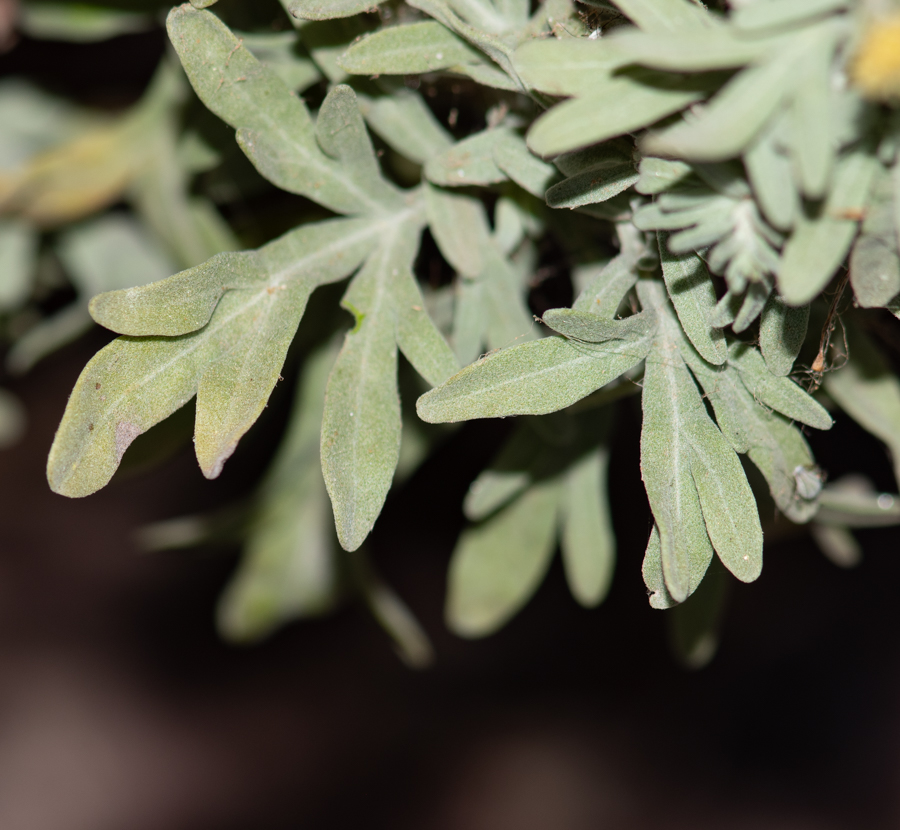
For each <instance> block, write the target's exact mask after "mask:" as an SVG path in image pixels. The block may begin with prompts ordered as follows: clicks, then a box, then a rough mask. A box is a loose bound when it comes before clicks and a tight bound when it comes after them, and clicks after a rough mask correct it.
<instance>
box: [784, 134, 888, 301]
mask: <svg viewBox="0 0 900 830" xmlns="http://www.w3.org/2000/svg"><path fill="white" fill-rule="evenodd" d="M878 169H879V164H878V161H877V159H876V158H875V157H874V156H873V155H871V154H870V153H868V152H866V151H865V149H857V150H854V151H852V152H851V153H849V154H848V155H847V156H845V157H844V158H842V159H841V160H840V161H839V162H838V163H837V167H836V168H835V172H834V183H833V184H832V187H831V192H830V193H829V195H828V199H827V200H826V201H825V204H824V205H823V206H822V207H821V209H820V210H819V212H818V213H816V214H814V215H812V216H801V217H800V218H799V220H798V221H797V224H796V226H795V228H794V232H793V234H791V236H790V238H789V239H788V241H787V243H786V244H785V246H784V253H783V254H782V259H781V268H780V269H779V271H778V289H779V291H780V292H781V296H782V297H783V298H784V300H785V302H787V303H788V304H789V305H792V306H799V305H804V304H805V303H808V302H809V301H810V300H812V299H813V298H814V297H815V296H816V295H817V294H818V293H819V292H820V291H821V290H822V288H823V287H824V286H825V285H827V283H828V281H829V280H830V279H831V277H832V276H833V275H834V273H835V271H837V269H838V268H839V267H840V265H841V263H842V262H843V261H844V257H845V256H846V255H847V252H848V251H849V250H850V245H851V244H852V242H853V238H854V237H855V236H856V231H857V227H858V225H859V220H858V216H859V213H860V211H862V210H863V209H864V208H865V206H866V200H867V196H868V193H869V188H870V185H871V183H872V180H873V179H874V177H875V174H876V172H877V171H878Z"/></svg>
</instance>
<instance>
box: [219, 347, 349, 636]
mask: <svg viewBox="0 0 900 830" xmlns="http://www.w3.org/2000/svg"><path fill="white" fill-rule="evenodd" d="M336 352H337V350H336V349H334V348H324V349H321V350H320V351H318V352H317V353H316V354H314V355H312V356H311V357H309V358H308V359H307V361H306V363H305V364H304V367H303V375H302V379H301V383H300V384H299V386H298V394H297V397H296V400H295V402H294V408H293V412H292V415H291V422H290V425H289V426H288V430H287V433H286V435H285V437H284V440H283V442H282V444H281V447H280V448H279V450H278V455H277V456H276V458H275V461H274V463H273V465H272V467H271V469H270V471H269V473H268V476H267V478H266V480H265V481H264V482H263V485H262V491H261V495H260V501H259V506H258V508H257V511H256V515H255V518H254V519H253V522H252V525H251V530H250V535H249V538H248V539H247V543H246V548H245V551H244V554H243V557H242V558H241V563H240V566H239V567H238V570H237V572H236V573H235V574H234V576H232V578H231V580H230V582H229V583H228V585H227V586H226V588H225V590H224V592H223V594H222V597H221V599H220V600H219V608H218V614H217V617H218V625H219V630H220V631H221V632H222V634H223V635H224V636H225V637H227V638H228V639H229V640H232V641H237V642H247V641H255V640H259V639H261V638H262V637H265V636H267V635H268V634H270V633H271V632H272V631H273V630H274V629H275V628H277V627H278V626H280V625H281V624H283V623H285V622H287V621H288V620H291V619H295V618H297V617H306V616H310V615H315V614H320V613H322V612H324V611H326V610H328V609H329V608H330V607H331V606H332V605H333V604H334V601H335V599H336V591H337V589H338V574H337V560H336V556H335V553H336V546H335V538H334V530H333V529H332V523H331V509H330V506H329V504H328V493H327V491H326V490H325V484H324V482H323V481H322V472H321V465H320V464H319V433H320V429H321V425H322V408H323V405H324V404H323V399H324V395H325V384H326V381H327V379H328V372H329V371H330V369H331V365H332V363H333V362H334V359H335V356H336Z"/></svg>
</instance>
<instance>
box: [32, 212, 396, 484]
mask: <svg viewBox="0 0 900 830" xmlns="http://www.w3.org/2000/svg"><path fill="white" fill-rule="evenodd" d="M386 225H387V226H389V223H385V222H378V221H373V220H369V221H365V220H358V219H350V220H348V219H335V220H329V221H327V222H323V223H319V224H318V225H306V226H304V227H301V228H299V229H298V230H296V231H292V232H290V233H288V234H285V235H284V236H283V237H281V238H280V239H277V240H275V241H274V242H270V243H269V244H268V245H265V246H263V247H262V248H260V249H259V250H257V251H247V252H244V253H240V254H219V255H218V256H217V257H214V258H213V259H212V260H210V262H208V263H205V264H204V265H200V266H198V267H197V268H194V269H191V270H189V271H185V272H182V273H181V274H176V275H175V276H174V277H170V278H169V279H168V280H163V281H162V282H158V283H153V284H151V285H149V286H144V287H142V288H132V289H126V290H124V291H116V292H112V293H111V294H105V295H100V296H99V297H98V298H96V299H95V301H94V304H93V307H92V310H93V312H94V313H95V315H96V318H97V319H98V322H101V323H102V324H104V325H107V326H109V327H111V328H112V329H113V330H116V331H119V332H121V333H125V334H128V335H134V334H140V335H147V334H149V333H150V332H155V331H162V332H164V333H165V334H166V335H168V336H147V337H135V336H127V337H122V338H119V339H118V340H115V341H113V342H112V343H111V344H110V345H109V346H107V347H106V348H105V349H103V350H101V351H100V352H99V353H98V354H97V355H96V356H95V357H94V358H93V359H92V360H91V361H90V362H89V363H88V365H87V366H86V367H85V369H84V371H83V372H82V374H81V377H80V378H79V379H78V382H77V383H76V385H75V389H74V390H73V392H72V396H71V398H70V399H69V404H68V406H67V407H66V412H65V414H64V416H63V420H62V423H61V424H60V426H59V430H58V431H57V434H56V438H55V440H54V442H53V447H52V448H51V450H50V458H49V461H48V469H47V474H48V478H49V480H50V485H51V488H52V489H53V490H54V491H55V492H57V493H61V494H63V495H67V496H73V497H74V496H86V495H89V494H90V493H93V492H94V491H95V490H98V489H99V488H101V487H103V486H104V485H105V484H106V483H107V481H109V479H110V477H111V476H112V474H113V473H114V472H115V470H116V468H117V467H118V465H119V462H120V461H121V459H122V455H123V454H124V452H125V450H126V449H127V448H128V445H129V444H130V443H131V442H132V441H133V440H134V439H135V438H136V437H137V436H138V435H140V434H141V433H143V432H146V431H147V430H148V429H150V427H152V426H153V425H154V424H156V423H159V421H161V420H163V419H164V418H166V417H168V416H169V415H171V414H172V413H173V412H174V411H175V410H177V409H179V408H180V407H181V406H183V405H184V404H185V403H186V402H187V401H188V400H190V399H191V397H193V396H194V395H195V394H198V406H197V439H196V449H197V457H198V460H199V461H200V465H201V468H202V469H203V472H204V474H205V475H207V476H208V477H211V478H212V477H214V476H215V475H218V473H219V472H220V471H221V467H222V464H223V463H224V462H225V460H226V459H227V458H228V457H229V456H230V455H231V453H232V452H233V451H234V447H235V446H236V444H237V441H238V440H239V438H240V437H241V436H242V435H243V433H244V432H246V430H247V429H249V427H250V426H251V425H252V423H253V422H254V421H255V420H256V418H257V417H258V415H259V413H260V412H261V411H262V409H263V407H264V406H265V403H266V400H267V399H268V397H269V394H270V393H271V391H272V389H273V388H274V386H275V383H276V382H277V380H278V373H279V371H280V369H281V366H282V363H283V361H284V354H285V352H286V351H287V347H288V345H289V344H290V341H291V338H292V337H293V335H294V332H295V330H296V328H297V325H298V324H299V322H300V318H301V317H302V315H303V311H304V309H305V307H306V301H307V299H308V298H309V295H310V293H311V292H312V290H313V289H314V288H315V287H316V286H317V285H320V284H322V283H325V282H333V281H335V280H339V279H342V278H343V277H345V276H347V274H349V273H351V272H352V271H353V270H355V269H356V268H357V267H358V266H359V264H360V262H361V261H362V260H363V259H364V258H365V256H366V255H367V254H368V252H369V251H370V250H371V249H372V248H373V247H374V246H375V244H376V243H377V241H378V238H379V237H380V236H381V235H383V234H384V232H385V226H386ZM337 240H340V243H338V242H337ZM223 289H224V290H223ZM229 289H231V290H229ZM175 299H178V300H179V302H174V300H175ZM182 301H183V302H182Z"/></svg>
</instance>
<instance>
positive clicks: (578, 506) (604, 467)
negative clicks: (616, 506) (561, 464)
mask: <svg viewBox="0 0 900 830" xmlns="http://www.w3.org/2000/svg"><path fill="white" fill-rule="evenodd" d="M608 467H609V450H608V449H607V448H606V447H603V446H601V447H599V448H598V449H596V450H595V451H594V452H592V453H590V454H589V455H586V456H585V457H584V458H583V459H581V460H580V461H579V462H577V463H576V464H575V465H573V467H572V468H571V470H570V471H569V472H568V473H567V474H566V477H565V489H564V496H563V498H562V500H561V502H560V506H561V510H562V535H561V541H560V547H561V549H562V556H563V564H564V565H565V568H566V579H567V581H568V583H569V588H570V589H571V591H572V594H573V595H574V596H575V599H577V600H578V602H580V603H581V604H582V605H584V606H587V607H589V608H590V607H592V606H595V605H599V604H600V603H601V602H602V601H603V600H604V599H605V597H606V594H607V593H608V592H609V586H610V583H611V582H612V576H613V569H614V567H615V554H616V543H615V534H614V533H613V527H612V516H611V515H610V509H609V498H608V495H607V484H606V477H607V471H608Z"/></svg>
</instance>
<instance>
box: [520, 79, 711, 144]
mask: <svg viewBox="0 0 900 830" xmlns="http://www.w3.org/2000/svg"><path fill="white" fill-rule="evenodd" d="M591 87H592V88H591V91H590V92H588V93H585V95H584V96H583V97H580V98H576V99H574V100H572V101H564V102H563V103H561V104H557V105H556V106H555V107H553V109H551V110H550V111H549V112H546V113H544V114H543V115H542V116H541V117H540V118H538V119H537V121H535V122H534V124H533V125H532V127H531V129H530V130H529V131H528V136H527V140H528V146H529V147H530V148H531V149H532V150H533V151H534V152H535V153H537V154H538V155H539V156H544V157H546V156H555V155H559V154H560V153H566V152H568V151H570V150H576V149H578V148H579V147H586V146H587V145H589V144H596V143H597V142H600V141H605V140H606V139H608V138H614V137H615V136H618V135H623V134H624V133H630V132H633V131H634V130H637V129H640V128H642V127H647V126H649V125H650V124H654V123H655V122H657V121H659V120H660V119H661V118H665V117H666V116H667V115H671V114H672V113H674V112H678V111H679V110H682V109H684V108H685V107H686V106H688V105H689V104H692V103H693V102H694V101H697V100H699V99H700V98H702V97H703V93H702V92H700V91H698V90H694V89H678V88H675V89H667V88H662V87H654V86H649V85H646V84H644V83H643V82H642V81H641V80H640V78H639V77H632V76H629V75H618V76H615V77H609V76H606V77H604V76H602V75H601V76H599V77H594V78H592V82H591Z"/></svg>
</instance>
